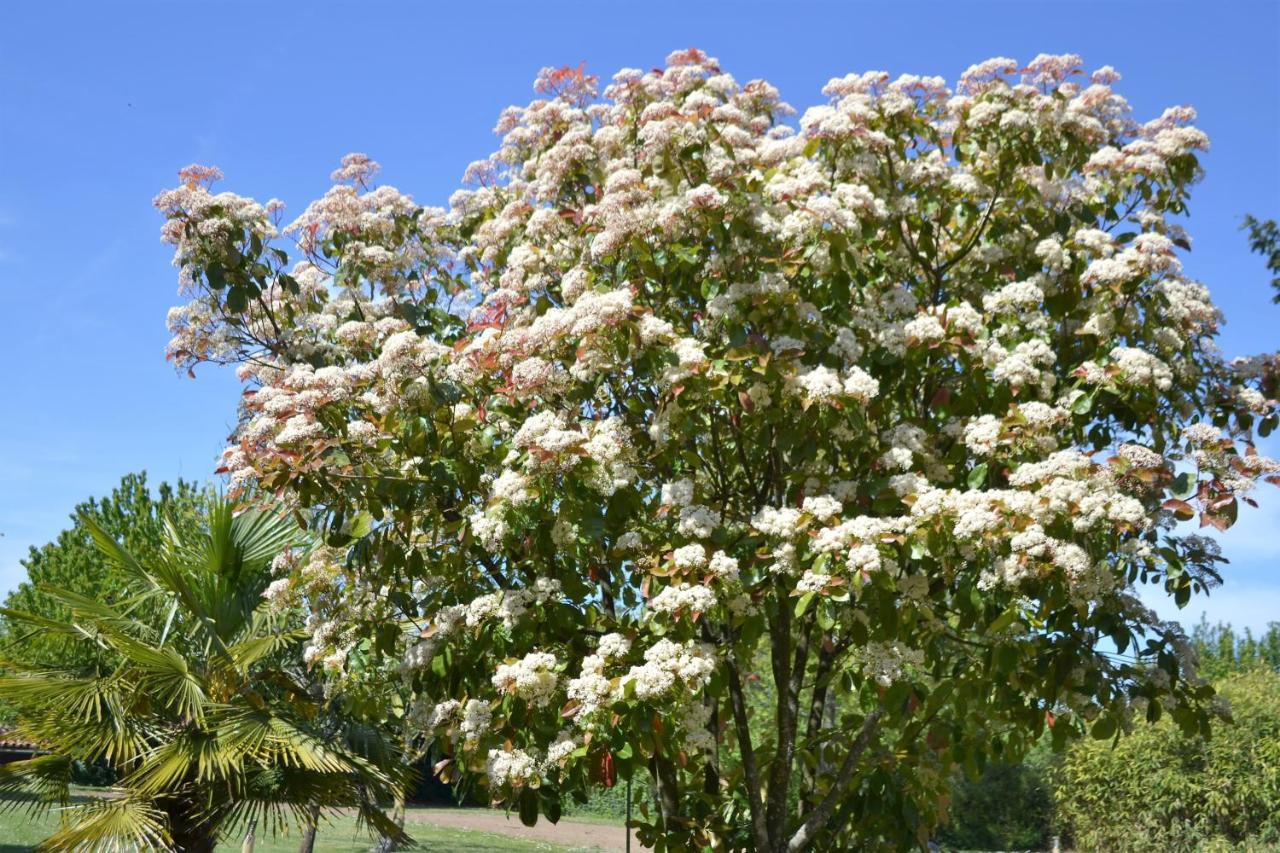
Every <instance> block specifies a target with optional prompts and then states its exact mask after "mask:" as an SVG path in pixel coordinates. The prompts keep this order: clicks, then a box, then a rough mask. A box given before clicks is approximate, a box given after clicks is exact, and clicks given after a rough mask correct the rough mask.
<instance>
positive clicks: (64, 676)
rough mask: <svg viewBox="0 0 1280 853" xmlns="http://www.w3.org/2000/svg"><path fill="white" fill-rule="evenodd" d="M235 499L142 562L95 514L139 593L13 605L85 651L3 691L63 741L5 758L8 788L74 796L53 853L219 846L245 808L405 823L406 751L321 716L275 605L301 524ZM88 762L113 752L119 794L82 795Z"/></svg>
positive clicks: (41, 732)
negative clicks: (386, 805) (392, 806)
mask: <svg viewBox="0 0 1280 853" xmlns="http://www.w3.org/2000/svg"><path fill="white" fill-rule="evenodd" d="M233 510H234V507H233V505H232V504H231V503H229V502H227V501H225V500H221V499H214V500H211V502H210V503H209V505H208V509H207V512H206V513H204V514H203V515H202V516H201V525H200V527H199V528H198V529H196V530H188V531H186V532H183V531H180V530H178V529H177V528H176V527H174V526H168V527H167V528H166V530H165V535H164V537H163V540H162V542H161V544H160V547H158V548H155V549H153V550H152V552H151V553H150V555H149V557H148V558H147V559H146V560H145V561H143V560H140V559H139V558H138V556H136V555H135V554H134V553H132V552H131V551H130V549H128V548H127V547H125V546H124V545H123V544H121V543H120V542H118V541H117V540H116V539H115V538H113V537H112V536H111V534H110V533H108V532H107V531H106V530H104V529H102V528H101V527H99V526H98V525H97V524H96V522H95V521H94V520H92V519H91V518H85V519H84V520H83V524H84V527H85V528H86V529H87V530H88V531H89V532H90V534H91V535H92V536H93V538H94V540H95V544H96V546H97V547H98V549H99V551H100V552H101V554H102V556H103V558H104V559H105V561H107V562H109V563H110V564H111V565H112V566H113V567H114V570H115V571H116V572H118V573H120V576H121V577H122V578H125V579H127V584H126V585H125V588H126V589H127V590H128V595H125V596H122V597H120V598H119V600H117V601H115V602H104V601H101V600H98V599H95V598H91V597H88V596H85V595H82V594H80V593H77V592H74V591H71V590H68V589H61V588H57V587H52V586H42V587H41V588H40V591H41V593H43V594H44V595H45V596H47V597H48V599H51V600H53V601H56V602H57V603H58V604H59V605H61V606H62V607H64V608H65V609H66V610H67V612H68V614H69V615H68V616H67V617H66V618H52V617H49V616H45V615H40V614H36V613H26V612H21V611H17V610H13V609H9V608H6V609H5V610H4V614H5V616H6V617H7V618H8V619H9V620H10V622H11V623H12V624H21V625H24V626H31V627H37V628H40V629H41V630H44V631H46V632H51V633H57V634H59V635H61V636H63V637H65V638H66V639H67V640H68V641H74V642H78V643H80V644H82V645H83V646H84V647H85V649H86V652H85V654H84V655H83V656H73V657H72V658H71V659H70V662H68V663H67V664H65V665H62V666H59V667H52V666H49V665H47V664H29V663H24V662H19V661H12V660H5V661H3V662H4V664H5V666H6V668H7V669H9V670H10V674H8V675H6V676H4V677H0V698H3V699H4V700H5V701H7V702H9V703H10V704H11V705H12V706H14V707H15V708H17V712H18V720H19V725H18V729H17V731H18V734H19V736H25V737H27V738H30V739H32V740H34V741H36V742H37V743H40V744H42V745H44V746H45V747H46V748H47V749H48V750H49V753H48V754H46V755H40V756H37V757H36V758H33V759H30V760H27V761H19V762H14V763H12V764H8V765H5V766H4V767H3V768H0V787H3V788H6V789H9V790H15V789H16V790H23V791H27V792H31V793H34V794H35V795H36V800H35V801H34V803H35V807H36V808H51V807H54V806H58V807H60V809H61V814H62V815H63V826H62V828H61V829H59V830H58V831H57V832H56V833H55V834H54V835H53V836H51V837H50V838H49V839H47V840H46V841H45V842H44V844H43V847H44V849H48V850H67V851H71V850H83V849H87V848H93V849H108V848H111V849H115V848H121V849H123V848H126V847H132V846H138V847H144V848H147V849H150V848H152V847H159V848H162V849H174V850H179V851H212V850H213V847H214V844H215V842H216V841H217V840H218V838H219V837H220V836H221V835H223V834H225V833H226V832H227V831H228V830H230V829H233V828H234V827H237V826H241V825H243V824H245V823H246V822H247V821H255V822H257V823H258V825H259V828H260V830H263V831H268V832H270V831H274V830H276V829H278V828H279V827H281V826H282V825H284V823H286V822H292V823H294V824H298V825H302V824H304V823H306V822H307V821H308V820H309V819H311V818H312V817H313V814H312V809H313V807H315V806H319V807H320V808H324V809H328V808H337V807H347V806H354V807H356V808H357V809H358V810H359V814H360V816H361V817H362V818H363V819H365V820H368V821H369V822H370V824H371V825H372V826H373V827H375V828H376V829H378V830H379V831H381V832H387V833H390V834H393V835H397V834H399V831H398V830H397V829H396V828H395V827H393V826H391V825H390V824H389V823H388V822H387V821H386V820H385V818H384V817H383V816H382V812H381V811H380V810H379V806H380V803H381V801H382V800H383V799H386V798H389V797H390V796H391V795H392V794H393V792H394V790H395V789H396V788H397V787H398V786H401V785H403V784H404V782H405V775H404V773H403V771H402V770H401V769H400V767H401V765H400V764H399V762H398V755H397V754H396V753H395V752H394V751H393V750H391V749H389V748H388V747H387V745H386V744H385V743H384V742H383V741H382V740H381V738H380V737H379V733H378V731H377V730H376V729H374V728H371V727H359V726H355V727H348V728H347V729H346V730H345V731H338V732H335V731H332V730H331V729H325V728H323V727H322V723H323V722H324V719H325V712H326V704H325V702H324V701H323V699H322V698H318V697H317V696H315V695H314V693H313V692H312V691H311V690H310V689H309V688H310V686H311V685H310V684H308V682H307V679H306V678H305V676H304V675H303V674H302V673H301V672H300V668H299V667H298V666H297V665H296V664H294V663H293V661H294V660H295V658H296V652H297V648H298V644H299V642H300V640H301V638H302V636H303V635H302V633H301V632H300V631H298V630H297V628H296V627H295V626H291V625H290V624H289V620H288V617H287V614H286V613H283V612H279V611H278V609H277V605H278V601H276V600H273V599H272V598H271V596H269V595H268V596H267V600H265V601H264V592H266V591H267V590H268V584H269V582H270V574H269V572H268V568H269V566H270V565H271V563H272V561H273V558H275V557H276V556H277V555H279V554H281V553H282V552H283V553H286V554H287V553H288V552H289V549H290V548H291V547H293V546H296V545H297V544H298V536H297V528H296V525H295V524H294V522H293V520H292V519H290V518H282V517H280V516H278V515H275V514H272V513H269V512H246V513H241V514H238V515H237V514H234V512H233ZM74 760H80V761H86V762H94V761H106V762H109V763H110V764H111V766H112V767H113V768H114V769H115V770H116V771H117V773H118V774H119V776H120V778H119V782H118V785H117V791H118V796H116V797H112V798H105V799H94V800H90V801H89V802H85V803H77V804H69V803H68V784H69V782H70V768H71V764H72V762H73V761H74Z"/></svg>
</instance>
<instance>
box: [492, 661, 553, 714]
mask: <svg viewBox="0 0 1280 853" xmlns="http://www.w3.org/2000/svg"><path fill="white" fill-rule="evenodd" d="M559 665H560V662H559V661H558V660H556V656H555V655H553V654H551V653H549V652H530V653H529V654H527V655H525V656H524V657H523V658H521V659H520V660H518V661H514V662H512V663H504V664H500V665H499V666H498V671H497V672H495V673H494V675H493V686H494V687H496V688H497V689H498V690H499V691H500V692H503V693H514V694H515V695H516V696H519V697H520V698H521V699H524V700H525V701H526V702H528V703H529V704H530V705H532V706H534V707H535V708H541V707H545V706H546V705H549V704H550V703H551V702H552V701H553V700H554V699H555V695H556V688H557V687H558V686H559V683H560V681H559V676H558V675H557V674H556V669H557V668H558V667H559Z"/></svg>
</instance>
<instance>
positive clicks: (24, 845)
mask: <svg viewBox="0 0 1280 853" xmlns="http://www.w3.org/2000/svg"><path fill="white" fill-rule="evenodd" d="M77 799H78V798H77ZM0 802H2V801H0ZM5 805H8V806H13V805H17V806H18V807H17V808H16V809H15V808H12V807H10V808H5V809H4V810H3V811H0V853H17V851H20V850H23V851H25V850H31V849H32V848H34V847H35V845H36V844H38V843H39V842H40V841H42V840H43V839H44V838H45V837H46V836H48V835H49V834H50V833H51V832H53V831H54V830H55V829H56V828H57V826H58V817H57V815H56V814H51V815H46V816H43V817H38V818H36V817H32V816H31V815H30V814H28V813H27V812H26V811H24V810H23V806H22V804H14V803H5ZM411 811H412V810H411ZM409 832H410V834H411V835H412V836H413V839H414V841H416V842H417V844H418V847H417V849H419V850H445V851H448V853H534V851H543V852H544V853H547V852H548V851H554V853H567V851H570V850H571V849H572V848H569V847H561V846H559V845H554V844H546V843H540V842H536V841H525V840H523V839H514V838H504V837H502V836H500V835H493V834H490V833H487V832H471V831H468V830H462V829H440V828H436V827H431V826H426V825H424V824H422V823H414V822H413V819H412V816H410V823H409ZM298 841H299V836H298V834H297V833H296V832H294V833H293V834H291V835H289V836H287V837H279V838H270V837H265V838H264V837H261V836H260V837H259V838H258V839H257V843H256V844H255V846H254V853H295V851H296V850H297V849H298ZM372 846H373V841H372V840H371V839H370V838H369V836H368V834H366V833H364V832H363V831H357V830H356V825H355V820H354V819H353V818H331V819H330V820H329V821H328V823H326V824H324V825H322V826H321V828H320V833H319V835H318V837H317V838H316V853H362V851H367V850H369V849H370V848H372ZM218 849H219V850H226V851H228V853H237V851H239V849H240V839H237V840H236V841H235V843H234V844H232V843H225V844H222V845H220V846H219V848H218Z"/></svg>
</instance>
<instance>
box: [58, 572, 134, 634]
mask: <svg viewBox="0 0 1280 853" xmlns="http://www.w3.org/2000/svg"><path fill="white" fill-rule="evenodd" d="M39 589H40V591H41V592H43V593H44V594H45V595H47V596H49V597H50V598H53V599H55V600H56V601H59V602H61V603H62V604H65V605H66V606H67V608H68V609H69V610H70V611H71V617H72V618H71V623H72V625H73V626H75V627H77V628H79V629H80V630H82V631H86V632H87V631H88V628H89V627H93V628H96V629H97V630H98V631H104V630H107V631H111V632H113V633H118V634H126V635H136V636H140V637H144V638H151V637H154V636H155V629H154V628H152V627H151V626H150V625H147V624H146V623H145V622H143V621H141V620H139V619H136V618H134V617H132V616H129V615H127V614H125V613H122V612H121V611H119V610H117V609H116V608H114V607H112V606H111V605H109V604H105V603H103V602H101V601H98V600H97V599H96V598H90V597H88V596H86V595H81V594H80V593H78V592H72V591H71V590H69V589H62V588H60V587H56V586H48V585H42V586H40V588H39Z"/></svg>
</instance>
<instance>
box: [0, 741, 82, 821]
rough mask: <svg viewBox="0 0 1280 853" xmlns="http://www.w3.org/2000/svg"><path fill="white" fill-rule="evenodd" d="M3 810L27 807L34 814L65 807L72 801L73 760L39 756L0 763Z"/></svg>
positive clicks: (0, 807) (53, 756)
mask: <svg viewBox="0 0 1280 853" xmlns="http://www.w3.org/2000/svg"><path fill="white" fill-rule="evenodd" d="M0 795H3V796H0V809H16V808H18V807H20V806H26V807H27V810H28V811H30V812H31V813H33V814H41V813H43V812H47V811H48V810H49V809H51V808H53V807H54V806H65V805H66V804H67V803H68V802H70V798H71V759H70V758H69V757H67V756H65V755H37V756H35V757H34V758H28V759H26V760H25V761H11V762H9V763H8V764H0Z"/></svg>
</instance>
